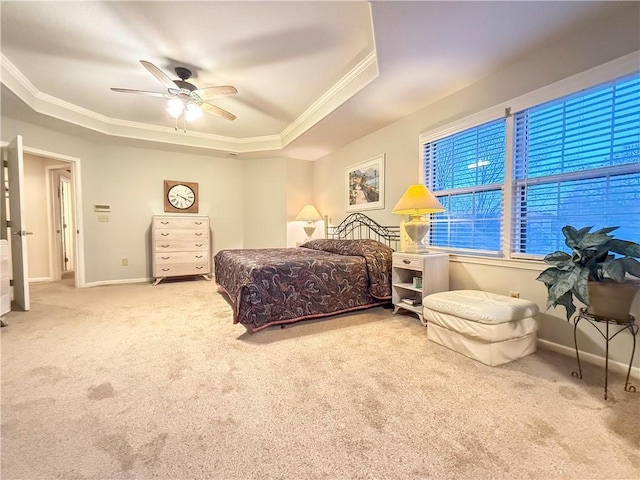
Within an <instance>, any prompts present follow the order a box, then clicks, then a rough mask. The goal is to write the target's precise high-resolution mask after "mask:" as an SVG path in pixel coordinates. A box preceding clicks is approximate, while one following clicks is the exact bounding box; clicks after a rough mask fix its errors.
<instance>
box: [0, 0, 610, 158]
mask: <svg viewBox="0 0 640 480" xmlns="http://www.w3.org/2000/svg"><path fill="white" fill-rule="evenodd" d="M619 7H620V2H610V1H603V2H594V1H587V2H580V1H571V2H515V1H514V2H499V1H498V2H474V1H468V2H455V1H448V2H427V1H423V2H397V1H384V2H372V3H369V2H302V1H300V2H263V1H260V2H244V1H237V2H184V1H182V2H171V1H168V2H167V1H165V2H124V1H123V2H114V1H109V2H27V1H24V2H20V1H11V2H7V1H2V3H1V12H0V13H1V22H2V23H1V30H0V31H1V43H0V48H1V52H2V83H3V84H4V85H5V86H6V87H8V89H9V90H11V91H12V92H13V94H15V95H17V96H18V97H19V98H20V99H21V100H22V101H24V102H25V103H26V104H28V105H29V106H30V107H31V108H32V109H33V110H35V111H37V112H40V113H43V114H45V115H47V116H50V117H54V118H58V119H61V120H64V121H67V122H70V123H75V124H77V125H82V126H86V127H88V128H91V129H93V130H97V131H100V132H104V133H108V134H111V135H118V136H123V137H132V138H139V139H145V140H152V141H162V142H167V143H172V144H179V145H189V146H196V147H202V148H208V149H213V150H219V151H222V152H227V151H229V152H239V153H240V154H241V156H242V157H249V156H263V157H264V156H273V155H280V154H283V155H284V154H286V155H290V156H293V157H297V158H306V159H310V160H313V159H316V158H319V157H320V156H322V155H325V154H327V153H329V152H331V151H332V150H334V149H336V148H339V147H340V146H342V145H345V144H347V143H349V142H351V141H353V140H355V139H357V138H359V137H362V136H363V135H366V134H368V133H371V132H372V131H374V130H376V129H378V128H381V127H382V126H384V125H386V124H389V123H391V122H393V121H395V120H397V119H399V118H402V117H404V116H406V115H408V114H410V113H412V112H414V111H416V110H418V109H419V108H421V107H423V106H425V105H427V104H429V103H431V102H433V101H435V100H436V99H438V98H442V97H443V96H445V95H448V94H450V93H453V92H454V91H456V90H459V89H460V88H463V87H465V86H467V85H469V84H471V83H473V82H475V81H477V80H479V79H480V78H482V77H484V76H486V75H488V74H490V73H491V72H492V71H495V70H496V69H498V68H500V67H501V66H504V65H505V64H506V63H508V62H509V61H512V60H514V59H516V58H517V57H519V56H521V55H523V54H525V53H526V52H528V51H531V50H533V49H535V48H537V47H539V46H540V45H541V44H543V43H544V42H548V41H549V40H550V39H552V38H553V37H555V36H558V35H561V34H562V32H564V31H566V30H568V29H572V28H576V27H577V26H579V25H580V24H581V23H582V22H585V21H588V20H590V19H591V18H594V17H596V16H597V15H602V14H606V13H607V11H608V10H612V9H614V8H619ZM139 60H147V61H150V62H152V63H153V64H155V65H157V66H158V67H160V68H161V69H162V70H163V71H164V72H165V73H167V74H168V75H169V76H170V77H172V78H177V76H176V75H175V74H174V72H173V68H175V67H176V66H186V67H188V68H189V69H191V70H192V71H193V72H194V76H193V77H192V79H191V80H190V81H191V82H192V83H194V84H196V85H197V86H198V87H207V86H213V85H234V86H235V87H236V88H237V89H238V94H237V95H235V96H232V97H225V98H220V99H217V100H216V101H215V104H216V105H218V106H219V107H221V108H224V109H225V110H228V111H230V112H232V113H233V114H235V115H236V116H237V119H236V120H235V121H233V122H230V121H227V120H224V119H221V118H219V117H214V116H209V115H204V116H203V117H202V118H201V119H199V120H196V121H194V122H192V123H189V124H188V126H187V130H188V132H187V133H186V134H185V133H184V132H183V131H182V130H179V131H178V132H176V131H175V130H174V121H173V119H172V118H171V117H169V115H168V113H167V112H166V110H165V107H166V101H165V100H164V99H161V98H155V97H146V96H142V95H129V94H122V93H115V92H112V91H111V90H110V87H120V88H130V89H140V90H149V91H157V92H166V89H165V87H163V86H162V84H160V83H159V82H158V80H156V79H155V78H154V77H153V76H152V75H151V74H150V73H149V72H148V71H147V70H146V69H145V68H144V67H143V66H142V65H141V64H140V62H139ZM4 90H5V89H3V91H4ZM6 96H7V93H3V100H4V99H5V97H6ZM3 103H5V102H3ZM8 103H10V102H8ZM13 103H15V102H13ZM3 114H9V115H10V114H11V112H7V111H3Z"/></svg>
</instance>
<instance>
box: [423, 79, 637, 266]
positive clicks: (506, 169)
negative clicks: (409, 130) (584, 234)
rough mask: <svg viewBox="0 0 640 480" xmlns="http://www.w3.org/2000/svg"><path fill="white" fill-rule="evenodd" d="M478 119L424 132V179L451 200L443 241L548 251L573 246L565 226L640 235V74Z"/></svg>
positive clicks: (479, 249)
mask: <svg viewBox="0 0 640 480" xmlns="http://www.w3.org/2000/svg"><path fill="white" fill-rule="evenodd" d="M494 118H495V117H494ZM485 121H486V119H485ZM478 123H480V122H479V121H475V124H473V123H472V124H471V125H473V126H472V127H471V128H465V129H463V130H462V129H456V128H452V129H449V130H447V133H448V134H447V135H446V136H440V137H438V136H437V133H436V134H435V136H434V135H432V136H431V137H423V139H422V143H423V154H424V164H423V165H424V174H425V176H424V182H425V184H426V185H427V187H429V188H430V189H431V190H432V191H433V193H434V194H435V195H436V197H438V199H439V200H440V202H441V203H442V204H443V205H444V207H445V208H446V211H445V212H443V213H439V214H436V215H434V219H433V223H432V228H431V232H430V239H431V244H432V245H433V246H436V247H443V248H447V249H453V250H468V251H473V252H474V253H482V254H493V255H498V256H500V255H504V256H510V257H534V258H540V256H543V255H545V254H547V253H549V252H552V251H554V250H562V249H566V247H565V246H564V237H563V235H562V231H561V229H562V227H563V226H564V225H573V226H575V227H577V228H581V227H586V226H594V227H596V228H603V227H609V226H620V229H618V230H616V231H615V232H614V233H613V235H614V236H616V237H618V238H624V239H626V240H632V241H636V242H640V74H639V73H635V74H633V75H630V76H626V77H622V78H619V79H617V80H614V81H611V82H608V83H606V84H602V85H598V86H597V87H593V88H589V89H586V90H583V91H580V92H578V93H574V94H571V95H566V96H563V97H562V98H559V99H556V100H553V101H550V102H546V103H542V104H539V105H534V106H531V107H529V108H525V109H522V110H521V111H519V112H517V113H515V114H514V115H507V116H506V118H502V119H497V120H492V121H489V122H488V123H481V124H480V125H478ZM469 125H470V124H469V122H466V125H465V127H468V126H469ZM451 132H453V133H451ZM507 132H513V134H511V133H507ZM508 135H509V138H508V137H507V136H508ZM511 139H512V140H513V141H512V142H508V141H507V140H511ZM511 145H512V146H511ZM511 173H512V174H511ZM506 175H509V178H506ZM505 202H507V203H506V204H505ZM504 225H510V226H511V228H510V229H505V228H504V227H503V226H504ZM501 246H508V247H509V248H510V250H509V251H508V252H502V251H501Z"/></svg>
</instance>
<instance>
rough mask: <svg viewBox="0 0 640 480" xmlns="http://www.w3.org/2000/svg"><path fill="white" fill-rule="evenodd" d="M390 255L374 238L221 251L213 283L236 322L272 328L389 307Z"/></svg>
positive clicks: (252, 329) (252, 327)
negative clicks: (226, 299)
mask: <svg viewBox="0 0 640 480" xmlns="http://www.w3.org/2000/svg"><path fill="white" fill-rule="evenodd" d="M391 253H392V250H391V249H390V248H389V247H387V246H386V245H384V244H382V243H380V242H376V241H375V240H312V241H311V242H307V243H305V244H304V245H302V247H300V248H269V249H255V250H221V251H220V252H218V253H217V254H216V255H215V257H214V266H215V279H216V283H217V284H218V285H220V286H221V287H222V288H223V289H224V290H225V292H226V293H227V295H228V296H229V299H230V300H231V303H232V305H233V322H234V323H242V324H243V325H245V326H246V327H247V328H248V329H249V331H251V332H257V331H258V330H262V329H263V328H266V327H268V326H270V325H277V324H283V323H291V322H295V321H298V320H302V319H304V318H314V317H321V316H326V315H333V314H337V313H342V312H348V311H350V310H357V309H361V308H368V307H373V306H376V305H380V304H381V303H387V302H388V301H389V300H390V298H391Z"/></svg>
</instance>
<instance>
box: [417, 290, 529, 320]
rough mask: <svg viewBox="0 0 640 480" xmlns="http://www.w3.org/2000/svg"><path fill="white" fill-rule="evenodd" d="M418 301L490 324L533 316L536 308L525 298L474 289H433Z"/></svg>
mask: <svg viewBox="0 0 640 480" xmlns="http://www.w3.org/2000/svg"><path fill="white" fill-rule="evenodd" d="M422 305H423V306H424V307H426V308H428V309H430V310H434V311H436V312H440V313H447V314H450V315H454V316H456V317H461V318H465V319H467V320H471V321H473V322H480V323H486V324H492V325H493V324H498V323H505V322H512V321H514V320H522V319H523V318H527V317H533V316H534V315H536V314H537V313H538V312H539V309H538V305H536V304H535V303H533V302H530V301H529V300H523V299H521V298H512V297H507V296H505V295H498V294H496V293H490V292H481V291H478V290H453V291H450V292H440V293H434V294H431V295H427V296H426V297H424V299H423V300H422Z"/></svg>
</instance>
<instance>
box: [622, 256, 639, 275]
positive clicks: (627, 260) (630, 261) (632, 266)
mask: <svg viewBox="0 0 640 480" xmlns="http://www.w3.org/2000/svg"><path fill="white" fill-rule="evenodd" d="M619 262H620V263H622V264H623V265H624V269H625V270H626V272H627V273H628V274H629V275H633V276H634V277H638V278H640V262H638V260H636V259H635V258H631V257H624V258H621V259H620V260H619Z"/></svg>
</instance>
